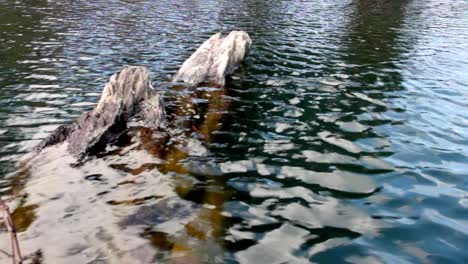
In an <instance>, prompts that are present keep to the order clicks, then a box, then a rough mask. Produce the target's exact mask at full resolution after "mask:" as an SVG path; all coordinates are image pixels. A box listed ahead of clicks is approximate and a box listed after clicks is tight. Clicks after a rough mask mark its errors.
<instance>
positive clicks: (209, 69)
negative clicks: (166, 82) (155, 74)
mask: <svg viewBox="0 0 468 264" xmlns="http://www.w3.org/2000/svg"><path fill="white" fill-rule="evenodd" d="M251 44H252V40H251V39H250V37H249V35H248V34H247V33H246V32H244V31H232V32H231V33H230V34H229V35H227V36H226V37H224V38H223V37H222V36H221V33H218V34H215V35H213V36H212V37H210V38H209V39H208V40H207V41H205V42H204V43H203V44H202V45H201V46H200V47H199V48H198V49H197V51H196V52H195V53H194V54H192V56H190V58H189V59H188V60H186V61H185V62H184V64H183V65H182V67H181V68H180V70H179V71H178V72H177V74H176V76H175V77H174V81H175V82H178V81H183V82H187V83H191V84H193V85H197V84H199V83H202V82H206V83H214V84H219V85H222V86H223V85H224V83H225V79H226V76H228V75H231V74H233V73H234V71H235V70H236V69H237V68H238V67H239V65H240V63H241V62H242V61H243V60H244V57H245V56H246V54H247V52H248V50H249V48H250V45H251Z"/></svg>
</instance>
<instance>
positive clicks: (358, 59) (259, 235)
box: [0, 0, 468, 263]
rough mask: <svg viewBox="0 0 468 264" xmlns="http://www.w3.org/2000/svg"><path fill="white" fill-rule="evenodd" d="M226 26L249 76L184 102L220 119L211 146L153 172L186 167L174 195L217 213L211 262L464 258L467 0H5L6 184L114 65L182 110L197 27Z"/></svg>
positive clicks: (0, 28)
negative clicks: (182, 81) (180, 72)
mask: <svg viewBox="0 0 468 264" xmlns="http://www.w3.org/2000/svg"><path fill="white" fill-rule="evenodd" d="M233 29H242V30H245V31H247V32H248V33H249V34H250V35H251V38H252V40H253V43H254V45H253V47H252V49H251V52H250V54H249V56H248V58H247V60H246V62H245V65H244V66H243V68H242V70H241V72H239V73H238V74H237V75H236V76H235V78H234V80H232V81H231V82H230V84H229V85H228V87H227V88H226V91H224V92H222V93H221V94H215V95H214V96H218V97H219V98H218V99H219V100H220V101H221V106H220V105H216V104H215V106H214V107H210V105H212V104H214V103H212V102H211V101H209V100H208V99H206V98H205V99H200V98H198V99H196V100H195V99H194V100H192V101H191V103H192V104H193V105H195V106H194V108H195V109H205V110H200V111H206V112H208V113H214V115H213V116H214V117H213V118H214V119H213V121H212V123H209V122H207V124H208V125H206V126H208V128H206V127H205V128H206V129H207V131H208V132H207V133H208V134H209V135H210V139H209V140H206V141H203V151H205V152H204V154H203V155H198V154H190V153H189V154H188V155H187V156H186V157H185V156H184V158H183V159H180V160H177V163H178V164H179V163H180V164H183V165H184V166H185V167H187V168H185V169H183V170H182V169H177V168H178V167H177V164H176V165H174V166H172V167H171V168H166V171H164V170H162V169H161V168H159V171H161V172H163V173H167V177H186V178H196V179H197V183H196V184H195V185H194V186H193V187H192V189H191V191H189V194H188V195H184V196H183V197H182V198H183V199H184V200H186V201H190V202H191V203H193V204H198V205H200V204H205V205H207V204H211V205H215V206H216V207H217V208H218V209H219V210H221V211H222V213H219V212H218V214H215V215H217V216H218V218H219V217H221V216H222V217H223V220H222V221H218V220H213V219H215V218H216V219H218V218H217V217H211V218H210V219H211V220H210V221H212V225H214V226H217V227H216V228H214V229H216V230H218V231H217V232H218V234H217V235H213V236H214V237H215V238H214V240H215V241H216V243H217V244H218V245H220V247H221V248H222V253H221V255H219V254H218V257H219V256H221V257H220V258H221V259H222V260H224V261H226V262H228V263H231V262H232V263H237V262H240V263H307V262H317V263H343V262H348V263H467V262H468V253H467V251H466V248H467V247H468V180H467V176H468V175H467V172H468V100H467V98H468V2H467V1H464V0H451V1H449V0H442V1H436V0H428V1H416V0H407V1H403V0H394V1H384V0H376V1H370V0H354V1H337V0H335V1H333V0H326V1H311V0H303V1H281V0H278V1H261V0H260V1H254V0H245V1H240V0H230V1H209V0H202V1H169V0H159V1H147V0H141V1H83V2H81V1H5V0H0V173H1V175H4V176H5V179H4V180H3V181H2V183H1V184H2V188H3V190H4V191H7V190H8V189H9V188H10V182H11V177H6V176H8V175H10V176H11V175H13V174H14V172H15V170H16V167H15V164H16V162H17V160H18V159H19V157H20V156H21V155H23V154H25V153H28V152H29V151H30V150H31V149H32V147H33V146H34V145H35V144H37V143H38V142H39V140H40V139H42V138H44V137H45V136H46V135H47V134H48V133H49V132H51V131H52V130H53V129H54V128H55V127H57V126H58V125H60V124H63V123H67V122H71V121H73V120H74V119H75V118H76V117H77V116H78V115H79V114H81V113H82V112H84V111H88V110H90V109H92V108H93V106H94V104H95V103H96V102H97V101H98V100H99V96H100V91H101V89H102V87H103V84H104V83H105V81H106V80H107V79H108V78H109V77H110V75H111V74H112V73H114V72H116V71H118V70H119V69H121V67H122V66H123V65H125V64H138V65H144V66H147V67H148V68H150V70H151V71H152V72H153V80H154V87H164V88H161V89H162V90H163V91H164V92H165V94H166V100H167V102H168V103H170V105H171V106H172V107H173V108H177V105H178V104H179V105H181V104H183V103H185V101H184V100H182V99H181V100H179V99H177V98H179V97H177V95H179V96H180V94H185V93H188V94H189V95H190V94H192V92H190V91H174V90H173V89H171V88H170V85H167V82H166V81H167V80H168V79H169V78H170V77H171V76H173V75H174V74H175V72H176V71H177V69H178V67H179V66H180V65H181V63H182V62H183V61H184V60H185V59H186V58H187V57H188V56H189V55H190V54H191V53H192V52H193V51H194V50H195V49H196V47H197V46H198V45H199V44H200V43H201V42H203V41H204V40H205V39H206V38H208V37H209V36H210V35H212V34H214V33H216V32H219V31H222V32H228V31H230V30H233ZM193 96H194V97H195V98H196V97H197V95H196V94H195V95H193ZM180 97H182V98H183V96H180ZM201 97H203V96H201ZM207 104H208V106H206V105H207ZM170 109H171V107H169V110H170ZM206 109H208V110H206ZM210 111H211V112H210ZM173 115H174V116H176V117H177V116H178V115H180V116H182V117H183V118H186V122H189V123H190V122H193V124H195V125H197V122H196V121H194V120H192V119H193V118H195V117H193V116H190V115H189V114H186V113H185V114H180V113H179V114H178V113H177V112H176V111H175V112H174V114H173ZM184 120H185V119H184ZM200 127H202V128H199V129H203V126H202V125H200ZM174 155H175V154H174ZM114 167H115V166H114ZM151 170H158V169H157V168H154V167H152V169H150V171H151ZM0 177H2V176H0ZM44 177H46V175H44ZM64 177H66V176H64ZM139 188H145V186H142V187H139ZM219 192H223V193H229V195H221V194H219ZM155 195H158V194H155ZM199 197H208V198H206V199H199ZM210 197H211V198H210ZM117 206H120V205H117ZM135 206H138V205H135ZM50 217H51V218H52V217H54V216H50ZM219 222H222V224H220V223H219ZM33 225H34V222H33ZM187 230H188V229H187ZM171 235H172V234H169V232H167V234H166V233H165V231H164V230H158V232H155V233H154V234H153V235H152V239H153V242H154V240H158V239H160V240H161V239H168V240H169V241H170V240H171ZM65 236H66V235H65ZM192 236H194V235H192ZM162 237H164V238H162ZM20 239H21V237H20ZM201 240H203V239H201ZM158 241H159V240H158ZM153 244H154V245H155V247H156V248H158V247H160V248H158V250H159V251H161V252H165V251H166V252H170V251H171V249H170V247H162V246H161V244H165V245H166V246H167V244H171V242H167V243H161V242H159V243H157V242H154V243H153ZM176 244H177V243H176ZM172 250H174V249H172ZM169 255H170V254H169ZM158 256H160V259H159V261H162V260H163V259H164V260H168V259H169V258H170V257H168V255H164V254H162V255H158ZM157 258H158V257H156V259H157ZM218 260H219V258H218ZM206 262H211V260H208V261H206ZM68 263H69V262H68Z"/></svg>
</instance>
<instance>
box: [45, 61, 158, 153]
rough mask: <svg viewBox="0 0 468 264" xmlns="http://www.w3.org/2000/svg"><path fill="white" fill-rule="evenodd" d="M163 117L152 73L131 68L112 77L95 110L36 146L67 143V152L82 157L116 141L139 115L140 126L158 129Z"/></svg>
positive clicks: (63, 126) (138, 68)
mask: <svg viewBox="0 0 468 264" xmlns="http://www.w3.org/2000/svg"><path fill="white" fill-rule="evenodd" d="M163 114H164V109H163V106H162V104H161V102H160V95H159V94H158V93H157V92H156V91H155V90H154V89H153V87H152V86H151V80H150V72H149V71H148V70H147V69H146V68H145V67H140V66H128V67H125V68H124V69H123V70H122V71H121V72H119V73H116V74H114V75H112V77H111V78H110V80H109V82H107V84H106V85H105V87H104V90H103V92H102V96H101V99H100V100H99V103H98V105H97V106H96V107H95V108H94V109H93V110H92V111H90V112H87V113H84V114H82V115H81V116H80V117H79V118H78V120H77V121H76V122H75V123H72V124H67V125H62V126H60V127H58V128H57V129H56V130H55V131H54V132H52V134H51V135H49V136H48V137H47V138H46V139H44V140H43V141H42V142H41V143H39V145H37V146H36V151H40V150H42V149H43V148H45V147H48V146H51V145H54V144H58V143H61V142H64V141H67V142H68V151H69V152H70V153H72V154H74V155H75V156H78V157H82V156H83V155H87V154H89V153H90V152H92V151H93V150H95V149H96V148H99V147H102V146H105V145H106V144H108V143H111V142H113V141H115V140H117V138H118V137H119V136H120V135H121V134H122V133H123V132H125V130H126V129H127V128H128V126H129V122H130V121H131V120H132V118H133V117H135V116H138V121H139V124H142V125H144V126H147V127H154V128H157V127H158V126H159V125H160V124H161V122H162V120H163V118H164V117H163Z"/></svg>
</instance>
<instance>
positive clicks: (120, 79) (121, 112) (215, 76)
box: [35, 31, 252, 157]
mask: <svg viewBox="0 0 468 264" xmlns="http://www.w3.org/2000/svg"><path fill="white" fill-rule="evenodd" d="M251 44H252V41H251V40H250V37H249V35H248V34H247V33H246V32H244V31H232V32H231V33H230V34H229V35H227V36H226V37H222V36H221V33H218V34H215V35H213V36H212V37H210V38H209V39H208V40H207V41H205V42H204V43H203V44H202V45H201V46H200V47H199V48H198V50H197V51H196V52H195V53H194V54H193V55H192V56H190V58H189V59H188V60H186V61H185V62H184V64H183V65H182V67H181V68H180V70H179V71H178V72H177V74H176V75H175V77H174V81H183V82H186V83H190V84H193V85H197V84H200V83H214V84H218V85H221V86H224V84H225V78H226V76H228V75H231V74H232V73H234V71H235V70H236V69H237V68H238V67H239V65H240V63H241V62H242V60H243V59H244V57H245V56H246V54H247V52H248V50H249V48H250V45H251ZM134 119H136V120H137V121H138V124H139V125H140V126H144V127H150V128H157V127H159V126H160V125H161V124H162V121H163V119H164V109H163V106H162V103H161V99H160V95H159V94H158V93H157V92H156V91H155V90H154V89H153V87H152V86H151V80H150V72H149V71H148V70H147V69H146V68H144V67H140V66H128V67H125V68H124V69H123V70H122V71H121V72H119V73H116V74H114V75H113V76H112V77H111V78H110V80H109V82H108V83H107V84H106V85H105V87H104V90H103V92H102V96H101V99H100V101H99V103H98V105H97V106H96V107H95V108H94V109H93V110H92V111H90V112H87V113H84V114H82V115H81V116H80V117H79V118H78V120H77V121H76V122H75V123H72V124H67V125H62V126H60V127H58V128H57V129H56V130H55V131H54V132H52V133H51V134H50V135H49V136H48V137H47V138H45V139H44V140H43V141H42V142H41V143H39V144H38V145H37V146H36V148H35V150H36V151H37V152H39V151H41V150H42V149H44V148H46V147H48V146H51V145H55V144H58V143H62V142H65V141H66V142H68V151H69V152H70V153H72V154H73V155H75V156H77V157H83V156H85V155H89V154H91V153H93V152H94V151H95V150H98V149H100V148H102V147H104V146H106V145H107V144H108V143H112V142H114V141H116V140H117V139H118V137H119V136H120V135H122V133H124V132H125V131H126V129H127V128H128V127H129V124H130V123H131V122H130V121H132V120H134Z"/></svg>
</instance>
